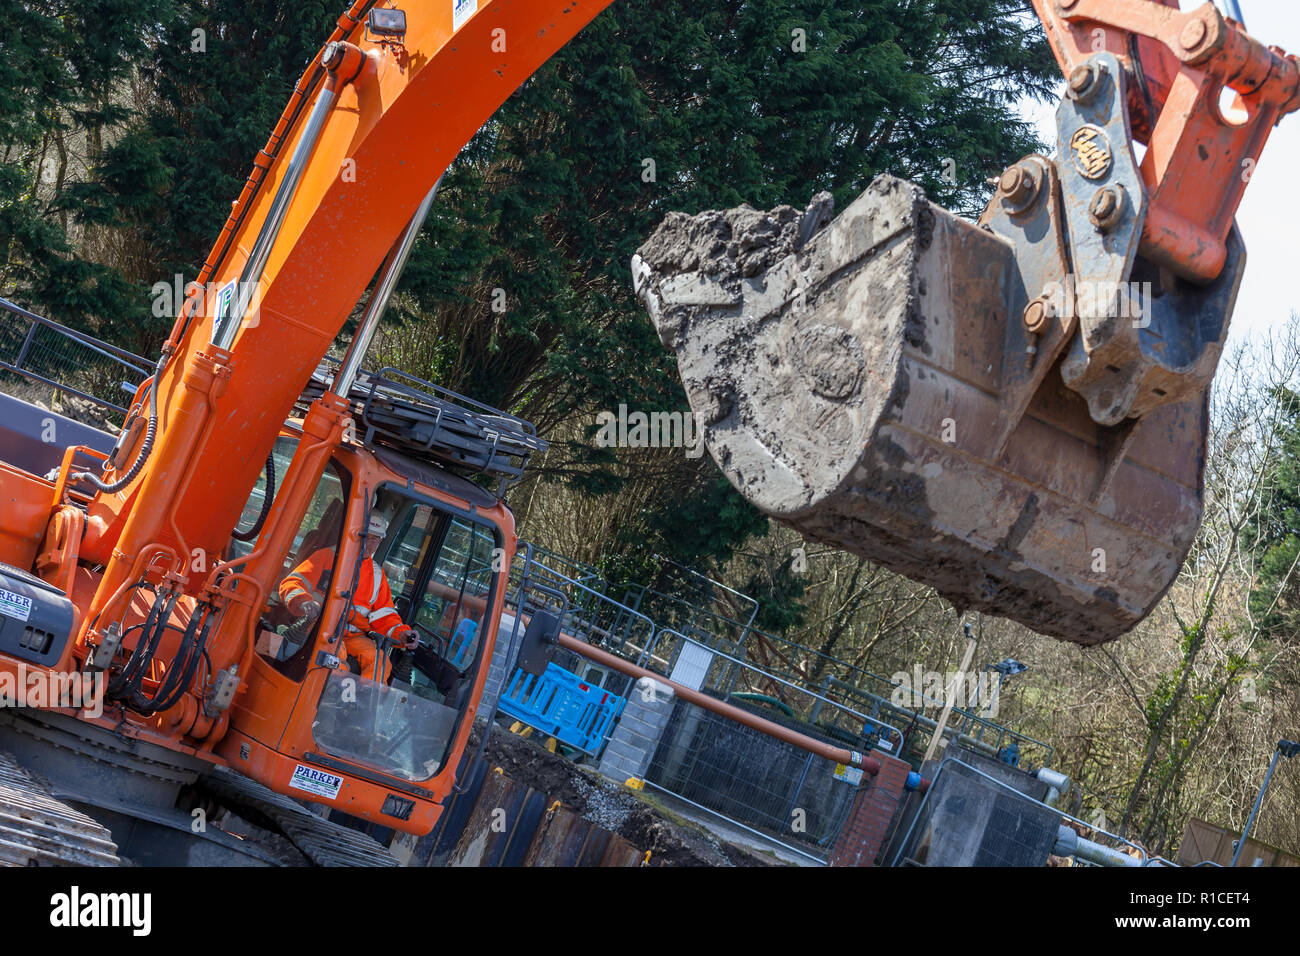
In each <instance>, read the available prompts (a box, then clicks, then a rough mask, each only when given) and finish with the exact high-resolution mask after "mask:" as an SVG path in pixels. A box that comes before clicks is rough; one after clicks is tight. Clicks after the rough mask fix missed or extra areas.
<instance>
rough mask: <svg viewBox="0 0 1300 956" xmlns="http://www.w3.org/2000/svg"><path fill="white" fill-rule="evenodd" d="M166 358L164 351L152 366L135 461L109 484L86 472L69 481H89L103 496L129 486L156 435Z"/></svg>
mask: <svg viewBox="0 0 1300 956" xmlns="http://www.w3.org/2000/svg"><path fill="white" fill-rule="evenodd" d="M167 358H168V353H167V352H166V351H164V352H163V354H162V355H160V356H159V357H158V364H157V365H156V366H154V370H153V381H151V382H150V383H149V425H148V427H147V428H146V429H145V431H144V442H143V443H142V444H141V445H140V453H139V454H138V455H136V456H135V461H133V462H132V463H131V467H130V468H128V469H127V470H126V472H125V473H124V474H123V475H122V477H121V478H119V479H117V481H114V482H111V483H110V482H106V481H102V480H100V479H99V478H98V477H97V476H95V475H93V474H91V473H90V472H88V471H79V472H77V473H76V474H75V475H72V476H71V478H70V480H72V481H89V482H90V483H91V484H92V485H94V486H95V487H96V488H98V489H99V490H100V491H101V492H103V493H104V494H106V495H111V494H114V493H116V492H118V491H121V490H122V489H123V488H125V487H126V486H127V485H129V484H130V483H131V480H132V479H133V478H135V476H136V475H138V474H139V473H140V469H141V468H143V467H144V463H145V461H147V460H148V458H149V453H150V452H151V451H153V441H154V437H155V436H156V435H157V433H158V383H159V382H160V381H162V373H163V369H164V368H166V367H167Z"/></svg>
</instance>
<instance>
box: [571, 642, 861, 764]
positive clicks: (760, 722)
mask: <svg viewBox="0 0 1300 956" xmlns="http://www.w3.org/2000/svg"><path fill="white" fill-rule="evenodd" d="M559 644H560V646H561V647H563V648H564V649H565V650H569V651H573V653H575V654H581V655H582V656H583V657H586V658H588V659H589V660H593V661H595V662H596V663H597V664H601V665H602V666H604V667H608V668H610V670H616V671H618V672H619V673H621V674H627V675H628V676H629V677H649V678H650V679H651V680H656V681H658V682H659V683H661V684H666V685H667V686H669V687H671V688H672V689H673V693H675V694H676V695H677V696H678V697H680V698H681V699H682V700H684V701H686V702H688V703H691V704H695V705H696V706H697V707H703V708H704V709H705V710H708V711H712V712H713V713H715V714H717V715H719V716H720V717H726V718H727V719H728V720H734V721H735V722H736V723H738V724H743V725H744V726H746V727H750V728H753V729H754V730H757V731H759V732H760V733H764V734H767V735H768V736H769V737H772V738H774V739H776V740H780V741H782V742H783V743H787V744H793V745H794V746H796V747H798V748H799V749H800V750H806V751H807V752H808V753H810V754H816V755H817V756H818V757H823V758H825V759H826V760H832V761H834V762H835V763H842V764H845V765H846V766H850V767H861V768H862V769H863V770H864V771H865V772H867V773H869V774H872V775H873V776H874V775H875V774H876V773H878V772H879V771H880V761H879V760H877V759H876V758H875V757H871V756H868V755H866V754H862V753H859V752H858V751H856V750H845V749H844V748H843V747H833V746H831V745H830V744H828V743H824V742H823V741H820V740H818V739H816V738H815V737H809V736H808V735H807V734H801V733H799V731H797V730H791V729H790V728H789V727H783V726H781V725H780V724H776V723H773V722H772V721H770V720H764V719H763V718H762V717H759V716H758V715H757V714H751V713H750V712H749V711H747V710H741V709H740V708H739V707H733V706H732V705H731V704H728V703H726V702H725V701H721V700H718V699H716V698H714V697H710V696H709V695H708V694H702V693H700V692H699V691H698V690H692V689H691V688H689V687H686V686H685V685H683V684H679V683H677V682H676V681H673V680H669V679H668V678H667V677H663V676H662V675H660V674H656V673H654V672H653V671H648V670H646V669H645V668H644V667H638V666H637V665H636V664H633V663H632V662H631V661H625V660H623V658H621V657H616V656H614V655H613V654H610V653H609V652H608V651H602V650H601V649H600V648H598V647H592V646H591V645H590V644H588V643H587V642H586V641H583V640H580V639H578V638H576V637H572V636H571V635H568V634H563V633H562V634H560V636H559Z"/></svg>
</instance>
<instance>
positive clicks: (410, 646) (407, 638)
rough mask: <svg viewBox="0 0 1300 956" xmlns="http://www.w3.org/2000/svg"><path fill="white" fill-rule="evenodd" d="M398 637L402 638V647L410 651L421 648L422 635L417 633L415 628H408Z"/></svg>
mask: <svg viewBox="0 0 1300 956" xmlns="http://www.w3.org/2000/svg"><path fill="white" fill-rule="evenodd" d="M398 636H399V637H401V638H402V646H403V647H404V648H406V649H407V650H408V651H413V650H415V649H416V648H417V647H419V646H420V635H419V634H418V633H417V632H416V630H415V628H412V627H408V628H407V629H406V630H405V631H402V632H401V633H400V634H399V635H398Z"/></svg>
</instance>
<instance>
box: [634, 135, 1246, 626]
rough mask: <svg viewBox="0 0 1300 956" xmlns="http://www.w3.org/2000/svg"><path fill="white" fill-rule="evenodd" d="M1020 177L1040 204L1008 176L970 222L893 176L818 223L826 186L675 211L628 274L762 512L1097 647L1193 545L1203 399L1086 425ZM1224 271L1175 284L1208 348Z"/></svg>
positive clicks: (734, 475)
mask: <svg viewBox="0 0 1300 956" xmlns="http://www.w3.org/2000/svg"><path fill="white" fill-rule="evenodd" d="M1019 168H1020V169H1021V172H1023V173H1025V174H1026V176H1027V177H1028V178H1030V179H1032V184H1033V187H1034V190H1035V191H1036V193H1037V199H1036V201H1032V202H1031V201H1028V200H1027V198H1026V196H1025V192H1026V190H1025V189H1023V188H1019V187H1017V185H1016V184H1015V183H1010V184H1008V183H1007V182H1004V183H1003V190H1002V194H1003V199H1004V200H1006V199H1007V197H1010V199H1011V200H1012V201H1009V202H1008V201H1002V202H999V201H998V199H997V198H995V200H994V202H993V203H991V204H990V207H989V210H988V211H986V212H985V214H984V216H983V217H982V218H981V220H980V222H979V223H978V224H977V223H971V222H967V221H965V220H962V219H959V218H957V217H955V216H953V215H951V214H950V213H948V212H946V211H945V210H943V209H941V208H939V207H938V206H935V205H934V204H932V203H930V202H928V201H927V200H926V198H925V195H924V193H923V192H922V190H921V189H920V188H919V187H917V186H915V185H912V184H910V183H907V182H904V181H902V180H899V179H895V178H892V177H889V176H881V177H879V178H877V179H876V180H875V182H873V183H872V184H871V186H870V187H869V188H868V189H867V190H866V191H865V192H864V193H863V194H862V195H861V196H859V197H858V199H857V200H856V201H854V202H853V203H852V204H851V205H850V206H849V207H848V208H847V209H845V210H844V211H843V213H842V214H840V215H839V216H838V217H837V218H835V219H834V221H832V222H830V223H829V224H828V225H827V224H824V223H825V220H826V219H828V218H829V211H828V208H827V207H828V206H829V196H824V197H820V198H819V200H815V201H814V203H813V205H812V206H810V207H809V209H808V210H807V211H806V212H804V213H802V214H801V213H800V212H799V211H798V210H796V209H794V208H792V207H789V206H784V207H778V208H777V209H774V210H772V211H770V212H762V211H758V210H755V209H752V208H750V207H748V206H741V207H739V208H737V209H731V210H727V211H722V212H717V211H714V212H705V213H701V214H699V215H695V216H687V215H684V214H681V213H673V214H670V215H669V217H668V218H667V219H666V220H665V222H664V223H663V224H662V225H661V226H660V227H659V229H658V230H657V231H656V232H655V233H654V235H653V236H652V237H651V238H650V239H649V240H648V241H647V242H646V243H645V244H644V245H643V246H642V247H641V249H640V250H639V251H638V255H637V256H636V257H635V258H634V260H633V274H634V282H635V285H636V288H637V291H638V294H639V295H640V297H641V299H642V302H643V303H644V304H645V306H646V308H647V310H648V312H649V313H650V316H651V318H652V320H653V321H654V323H655V326H656V327H657V329H658V332H659V335H660V337H661V338H662V340H663V342H664V344H665V346H667V347H668V348H669V349H671V350H672V351H673V352H674V353H675V354H676V356H677V361H678V366H679V370H680V373H681V377H682V380H683V382H684V384H685V388H686V394H687V396H688V398H689V401H690V404H691V407H692V409H693V410H694V412H695V414H696V416H697V419H698V421H699V424H700V425H701V426H702V427H703V429H704V435H705V442H706V445H707V447H708V449H709V451H710V453H711V454H712V455H713V457H714V459H715V460H716V461H717V463H718V465H719V466H720V467H721V468H722V470H723V471H724V472H725V473H726V475H727V477H728V478H729V479H730V480H731V482H732V484H734V485H735V487H736V488H737V489H738V490H739V491H740V492H741V493H742V494H743V495H744V496H745V497H746V498H747V499H748V500H749V501H751V502H752V503H753V504H754V505H755V506H756V507H758V508H759V509H760V510H761V511H763V512H764V513H765V514H767V515H770V516H771V517H773V518H775V519H777V520H779V521H781V522H784V523H785V524H787V525H789V526H791V527H792V528H794V529H796V530H798V531H799V532H800V533H801V534H803V535H804V536H805V537H806V538H809V539H811V540H816V541H820V542H825V543H827V544H831V545H834V546H837V547H840V548H843V549H844V550H846V551H849V552H852V553H854V554H858V555H861V556H863V557H866V558H868V559H870V560H872V561H874V562H876V563H878V564H881V565H884V566H886V567H889V568H891V569H893V570H895V571H897V572H899V573H901V574H904V575H906V576H907V577H909V578H912V579H914V580H916V581H920V582H923V583H925V584H928V585H931V586H933V587H934V588H935V589H936V590H937V591H938V592H939V593H940V594H941V595H943V596H944V597H945V598H947V599H948V600H949V601H951V602H952V603H953V604H954V605H956V606H957V607H959V608H963V609H964V608H970V609H977V610H980V611H984V612H987V613H991V614H995V615H1001V616H1005V617H1008V618H1012V619H1014V620H1016V621H1019V622H1021V623H1023V624H1025V625H1027V626H1028V627H1030V628H1032V629H1033V630H1035V631H1038V632H1041V633H1043V634H1049V635H1051V636H1053V637H1056V638H1059V639H1062V640H1067V641H1072V642H1075V643H1078V644H1085V645H1091V644H1099V643H1102V642H1105V641H1109V640H1113V639H1114V638H1116V637H1118V636H1120V635H1121V634H1123V633H1124V632H1125V631H1127V630H1129V629H1130V628H1132V627H1133V626H1134V625H1135V624H1136V623H1137V622H1138V621H1139V620H1141V619H1142V618H1143V617H1144V616H1145V615H1146V614H1147V613H1148V612H1149V611H1150V610H1151V609H1152V608H1153V607H1154V605H1155V604H1156V602H1157V601H1158V600H1159V599H1160V598H1161V596H1162V595H1163V594H1164V593H1165V591H1166V590H1167V589H1168V588H1169V586H1170V584H1171V583H1172V582H1173V580H1174V577H1175V575H1176V574H1177V573H1178V570H1179V567H1180V565H1181V564H1182V561H1183V558H1184V557H1185V555H1186V554H1187V551H1188V549H1189V547H1190V545H1191V543H1192V539H1193V536H1194V535H1195V533H1196V529H1197V526H1198V524H1199V521H1200V516H1201V508H1202V472H1203V469H1204V461H1205V454H1204V450H1205V442H1206V426H1207V406H1206V399H1205V394H1206V393H1205V389H1204V382H1201V383H1200V384H1199V385H1197V386H1196V387H1194V388H1191V389H1189V394H1187V395H1185V396H1183V398H1182V399H1181V400H1177V401H1166V402H1164V403H1163V404H1159V405H1158V407H1154V408H1151V409H1148V410H1145V412H1144V414H1142V415H1141V417H1140V418H1135V417H1130V418H1126V419H1124V420H1123V421H1121V422H1119V423H1118V424H1115V425H1102V424H1098V423H1097V422H1096V421H1094V419H1093V417H1092V416H1091V415H1090V413H1089V407H1088V403H1087V402H1086V401H1085V399H1084V398H1083V397H1081V396H1080V395H1079V394H1077V393H1076V392H1075V391H1072V390H1071V389H1070V388H1068V387H1067V386H1066V385H1065V383H1064V381H1063V378H1062V372H1061V366H1062V363H1063V362H1065V361H1067V360H1068V359H1069V358H1070V353H1069V350H1068V348H1067V346H1068V345H1069V344H1070V341H1071V339H1072V337H1073V333H1074V331H1075V329H1076V328H1077V325H1078V320H1077V319H1076V318H1075V317H1074V316H1073V315H1072V314H1071V313H1072V308H1071V307H1072V305H1074V304H1076V303H1077V302H1078V301H1079V300H1080V299H1081V296H1079V295H1077V294H1075V293H1074V292H1073V290H1066V292H1068V293H1069V294H1065V295H1064V296H1063V297H1059V296H1058V299H1057V301H1055V302H1053V301H1052V300H1051V297H1050V296H1049V297H1047V298H1040V297H1039V291H1040V290H1042V289H1043V288H1044V287H1045V286H1050V285H1051V283H1052V282H1053V280H1056V279H1062V278H1063V277H1066V276H1067V275H1068V274H1069V272H1070V270H1069V268H1068V264H1067V260H1068V256H1067V252H1066V248H1067V240H1066V236H1067V232H1066V231H1065V230H1064V229H1063V227H1062V224H1061V217H1062V215H1063V206H1062V202H1061V191H1060V184H1059V183H1058V182H1057V175H1058V174H1057V171H1056V168H1055V166H1054V164H1053V163H1052V162H1051V161H1049V160H1046V159H1044V158H1043V157H1029V158H1027V159H1026V160H1024V161H1022V163H1021V164H1020V167H1019ZM1030 173H1032V176H1031V177H1030V176H1029V174H1030ZM1234 241H1235V234H1234ZM1239 246H1240V244H1239V243H1236V245H1234V246H1233V248H1232V250H1231V255H1232V256H1235V257H1237V258H1238V259H1240V257H1241V252H1240V248H1239ZM1236 274H1237V270H1236V268H1235V266H1234V268H1232V269H1228V270H1225V275H1224V276H1223V277H1222V278H1221V279H1220V280H1219V282H1218V283H1217V285H1216V284H1211V286H1210V287H1207V288H1205V289H1198V290H1196V291H1195V293H1194V295H1195V297H1196V298H1195V303H1194V305H1195V308H1196V309H1197V310H1199V312H1200V313H1201V314H1203V315H1207V316H1209V317H1210V320H1207V321H1210V324H1211V325H1213V320H1214V319H1215V317H1216V316H1217V321H1218V325H1217V326H1214V327H1213V328H1210V329H1209V330H1208V332H1207V333H1206V337H1207V339H1208V340H1211V341H1215V340H1216V336H1217V337H1218V339H1221V336H1222V334H1223V333H1224V331H1225V330H1226V324H1227V315H1228V313H1229V312H1230V309H1231V299H1232V296H1233V294H1234V293H1235V288H1236V285H1235V278H1234V277H1235V275H1236ZM1031 290H1032V291H1031ZM1035 300H1037V304H1036V307H1034V306H1033V303H1034V302H1035ZM1162 300H1167V301H1166V304H1165V306H1162V308H1164V307H1167V308H1174V309H1181V310H1182V314H1183V315H1184V316H1185V315H1186V313H1187V311H1188V307H1187V303H1181V304H1179V302H1178V296H1177V295H1175V294H1172V293H1171V294H1170V295H1167V296H1163V297H1162ZM1027 306H1031V307H1030V308H1028V309H1027ZM1204 325H1205V323H1204V322H1203V323H1202V326H1204ZM1214 357H1217V353H1216V355H1215V356H1214ZM1211 374H1212V371H1211ZM1157 391H1160V390H1159V389H1157ZM1161 394H1162V395H1163V391H1161ZM1171 397H1172V398H1177V396H1171ZM1155 400H1157V399H1153V401H1155Z"/></svg>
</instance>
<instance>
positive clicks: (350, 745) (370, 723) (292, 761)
mask: <svg viewBox="0 0 1300 956" xmlns="http://www.w3.org/2000/svg"><path fill="white" fill-rule="evenodd" d="M330 377H331V376H330V374H328V373H327V372H322V373H321V374H320V375H319V376H318V377H317V378H316V379H314V380H313V384H312V385H311V386H309V388H308V391H307V392H306V393H305V394H304V404H306V403H309V402H310V401H312V400H313V399H314V398H317V397H319V394H320V393H321V392H322V391H323V389H324V388H325V387H326V383H327V382H328V381H329V379H330ZM399 379H400V380H399ZM413 386H414V387H413ZM351 399H352V401H351V402H350V408H351V409H352V411H353V412H354V415H355V417H354V419H353V421H354V424H355V426H356V427H355V428H354V429H352V430H351V431H350V436H349V437H348V438H346V439H345V440H343V441H342V442H341V443H340V444H339V445H337V446H336V447H334V448H333V450H332V452H331V454H330V456H329V459H328V461H327V462H326V463H324V465H323V467H322V468H321V470H320V474H319V478H318V479H317V480H316V482H315V486H314V488H313V489H312V490H311V492H310V494H309V496H308V497H307V500H306V503H305V506H302V505H300V506H299V508H300V510H301V518H300V520H299V522H298V525H297V528H296V530H295V532H294V534H293V536H292V539H291V543H290V545H289V547H288V550H287V553H286V555H285V558H284V561H283V566H282V568H281V573H280V576H279V581H278V584H277V585H276V586H275V587H273V588H268V589H267V595H266V598H265V601H264V606H263V608H262V610H261V613H260V615H259V618H258V623H257V640H256V644H255V649H256V653H255V655H254V656H253V658H252V665H251V666H252V669H253V679H252V680H250V681H249V682H248V687H249V689H248V691H247V692H246V693H245V694H244V695H242V696H241V697H240V698H238V699H237V700H236V701H235V702H234V704H233V706H232V714H231V722H230V727H231V729H230V732H229V734H228V735H227V738H226V739H225V740H223V741H222V744H221V746H220V750H219V752H220V753H221V754H222V755H223V756H227V757H228V758H231V762H232V765H233V766H234V767H235V768H236V769H240V770H243V771H244V772H245V773H248V774H249V775H250V776H253V777H254V778H255V779H259V780H263V781H267V782H269V783H270V784H271V785H272V786H273V788H274V789H281V788H282V787H283V788H285V792H289V793H291V794H295V795H298V796H301V797H303V798H305V799H309V800H315V801H318V802H322V803H326V804H329V805H331V806H335V807H338V808H340V809H342V810H344V811H345V812H347V813H350V814H352V815H355V816H359V817H363V818H367V819H371V820H374V821H376V822H379V823H382V824H384V825H387V826H393V827H396V828H398V829H404V830H409V831H410V832H427V830H428V829H429V827H430V826H431V825H432V823H433V821H434V820H435V819H436V817H437V813H438V806H439V805H440V804H441V803H442V801H443V800H444V799H445V796H446V794H447V793H449V792H450V788H451V786H452V784H453V782H454V774H455V770H456V766H457V764H458V763H459V755H460V753H461V752H462V751H463V749H464V747H465V744H466V740H467V737H468V733H469V729H470V725H471V724H472V719H473V714H474V711H475V710H476V707H477V702H478V700H479V697H480V695H481V694H482V689H483V684H484V680H485V678H486V672H487V666H488V663H489V662H490V660H491V655H492V650H493V648H494V646H495V643H496V640H497V636H498V635H497V624H498V622H499V620H500V617H501V612H502V609H503V606H504V601H505V597H506V590H507V587H508V581H509V569H510V565H511V560H512V558H513V556H514V551H515V543H516V537H515V530H514V519H513V516H512V515H511V513H510V510H509V508H508V507H507V506H506V504H505V502H504V498H503V494H504V491H505V489H506V488H507V487H508V484H509V480H510V479H513V478H517V477H518V475H519V474H520V473H521V472H522V468H523V460H524V459H526V458H527V455H528V454H529V453H530V452H531V451H534V450H537V449H539V448H541V447H544V446H543V444H542V443H541V442H539V441H538V440H537V439H536V438H535V436H534V435H533V434H532V431H531V426H530V425H528V424H527V423H525V422H522V421H521V420H519V419H515V418H513V417H511V416H507V415H505V414H504V413H500V412H497V411H495V410H491V409H484V408H483V407H481V406H477V405H476V404H475V403H469V402H468V400H467V399H464V398H463V396H454V394H453V393H449V392H446V391H445V390H442V389H438V388H437V387H436V386H433V385H432V384H431V383H423V382H420V381H419V380H417V379H412V378H411V377H409V376H403V375H401V373H397V372H395V371H394V370H392V369H386V370H384V373H381V374H378V375H371V374H365V375H363V376H362V378H361V380H360V381H359V383H358V384H357V385H356V386H355V387H354V389H353V390H352V394H351ZM467 405H472V406H473V407H467ZM489 413H490V414H489ZM431 426H432V427H431ZM312 454H313V448H312V444H311V443H310V442H307V441H306V440H305V439H304V438H303V423H302V422H299V421H293V422H291V423H289V424H288V425H286V427H285V429H284V431H283V432H282V434H281V436H280V437H279V438H278V439H277V441H276V443H275V447H274V449H273V451H272V455H271V458H272V461H271V462H270V464H269V466H268V467H267V469H266V470H265V472H264V474H263V476H262V478H261V479H259V481H258V484H257V487H256V488H255V489H254V491H253V492H252V494H251V495H250V497H249V499H248V501H247V503H246V504H245V507H244V517H243V519H242V520H241V522H240V525H239V527H248V526H249V525H251V524H253V523H254V522H255V521H256V518H257V516H258V515H259V514H262V513H264V512H266V511H269V512H270V513H271V514H275V506H273V505H271V506H269V505H267V503H266V501H265V498H266V495H267V489H268V487H270V489H271V491H270V494H271V496H272V499H273V501H274V499H275V498H276V496H277V493H278V492H279V491H280V489H277V488H275V487H274V482H273V479H274V476H275V475H283V476H286V477H285V478H284V482H285V483H286V484H287V483H288V481H289V480H290V479H289V478H288V477H287V476H288V475H289V474H291V470H292V469H293V468H294V465H295V458H296V457H300V456H310V455H312ZM376 517H378V518H379V519H382V520H381V521H379V522H378V526H381V527H384V528H386V533H385V534H384V535H383V537H382V540H380V542H379V544H378V547H377V548H376V549H375V551H374V552H373V557H371V558H367V557H365V551H364V549H363V542H364V541H365V538H366V537H367V533H368V532H369V530H370V529H372V528H374V527H376V524H375V523H374V519H375V518H376ZM272 520H273V519H272ZM256 547H257V545H256V544H255V543H254V542H251V541H248V542H241V541H239V540H237V539H236V540H232V543H231V552H232V559H233V560H235V561H238V559H239V558H241V557H247V556H248V555H250V554H252V553H253V551H254V550H255V549H256ZM367 561H369V562H372V568H371V569H370V570H365V569H364V563H365V562H367ZM374 569H378V570H379V574H376V573H375V570H374ZM381 585H382V586H383V587H384V588H386V591H385V596H383V597H381V595H380V588H381ZM300 588H306V589H307V590H308V591H309V594H310V597H311V600H312V601H313V602H314V605H313V611H312V612H310V613H305V614H295V613H294V610H293V608H294V607H296V606H299V605H298V604H297V602H296V601H295V600H293V598H294V595H295V593H296V592H297V591H298V590H299V589H300ZM367 588H368V589H370V590H369V591H368V592H367V593H364V594H363V593H362V591H363V590H365V589H367ZM387 598H390V599H391V603H389V602H388V600H387ZM315 607H319V611H318V612H317V611H315V610H314V608H315ZM359 608H360V609H362V610H363V611H365V614H363V615H362V616H361V617H359V616H358V613H357V612H358V609H359ZM394 612H395V614H396V616H397V617H400V621H401V627H400V628H398V631H400V632H404V631H405V628H408V627H409V628H412V629H414V630H415V632H416V633H417V634H418V635H419V643H418V645H417V646H415V647H405V646H403V645H404V643H405V642H404V641H399V640H395V639H394V635H393V633H390V632H392V631H393V630H394V627H395V625H394V621H395V618H394V617H393V614H394ZM367 615H368V617H369V620H370V621H380V623H376V624H374V625H373V626H371V625H359V624H358V623H357V622H358V621H359V620H361V621H364V620H365V618H366V616H367ZM381 616H382V620H381ZM362 630H364V631H365V634H364V635H363V634H362V633H361V631H362ZM359 648H365V649H366V651H367V654H366V655H363V654H361V653H359ZM273 715H278V716H273Z"/></svg>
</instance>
